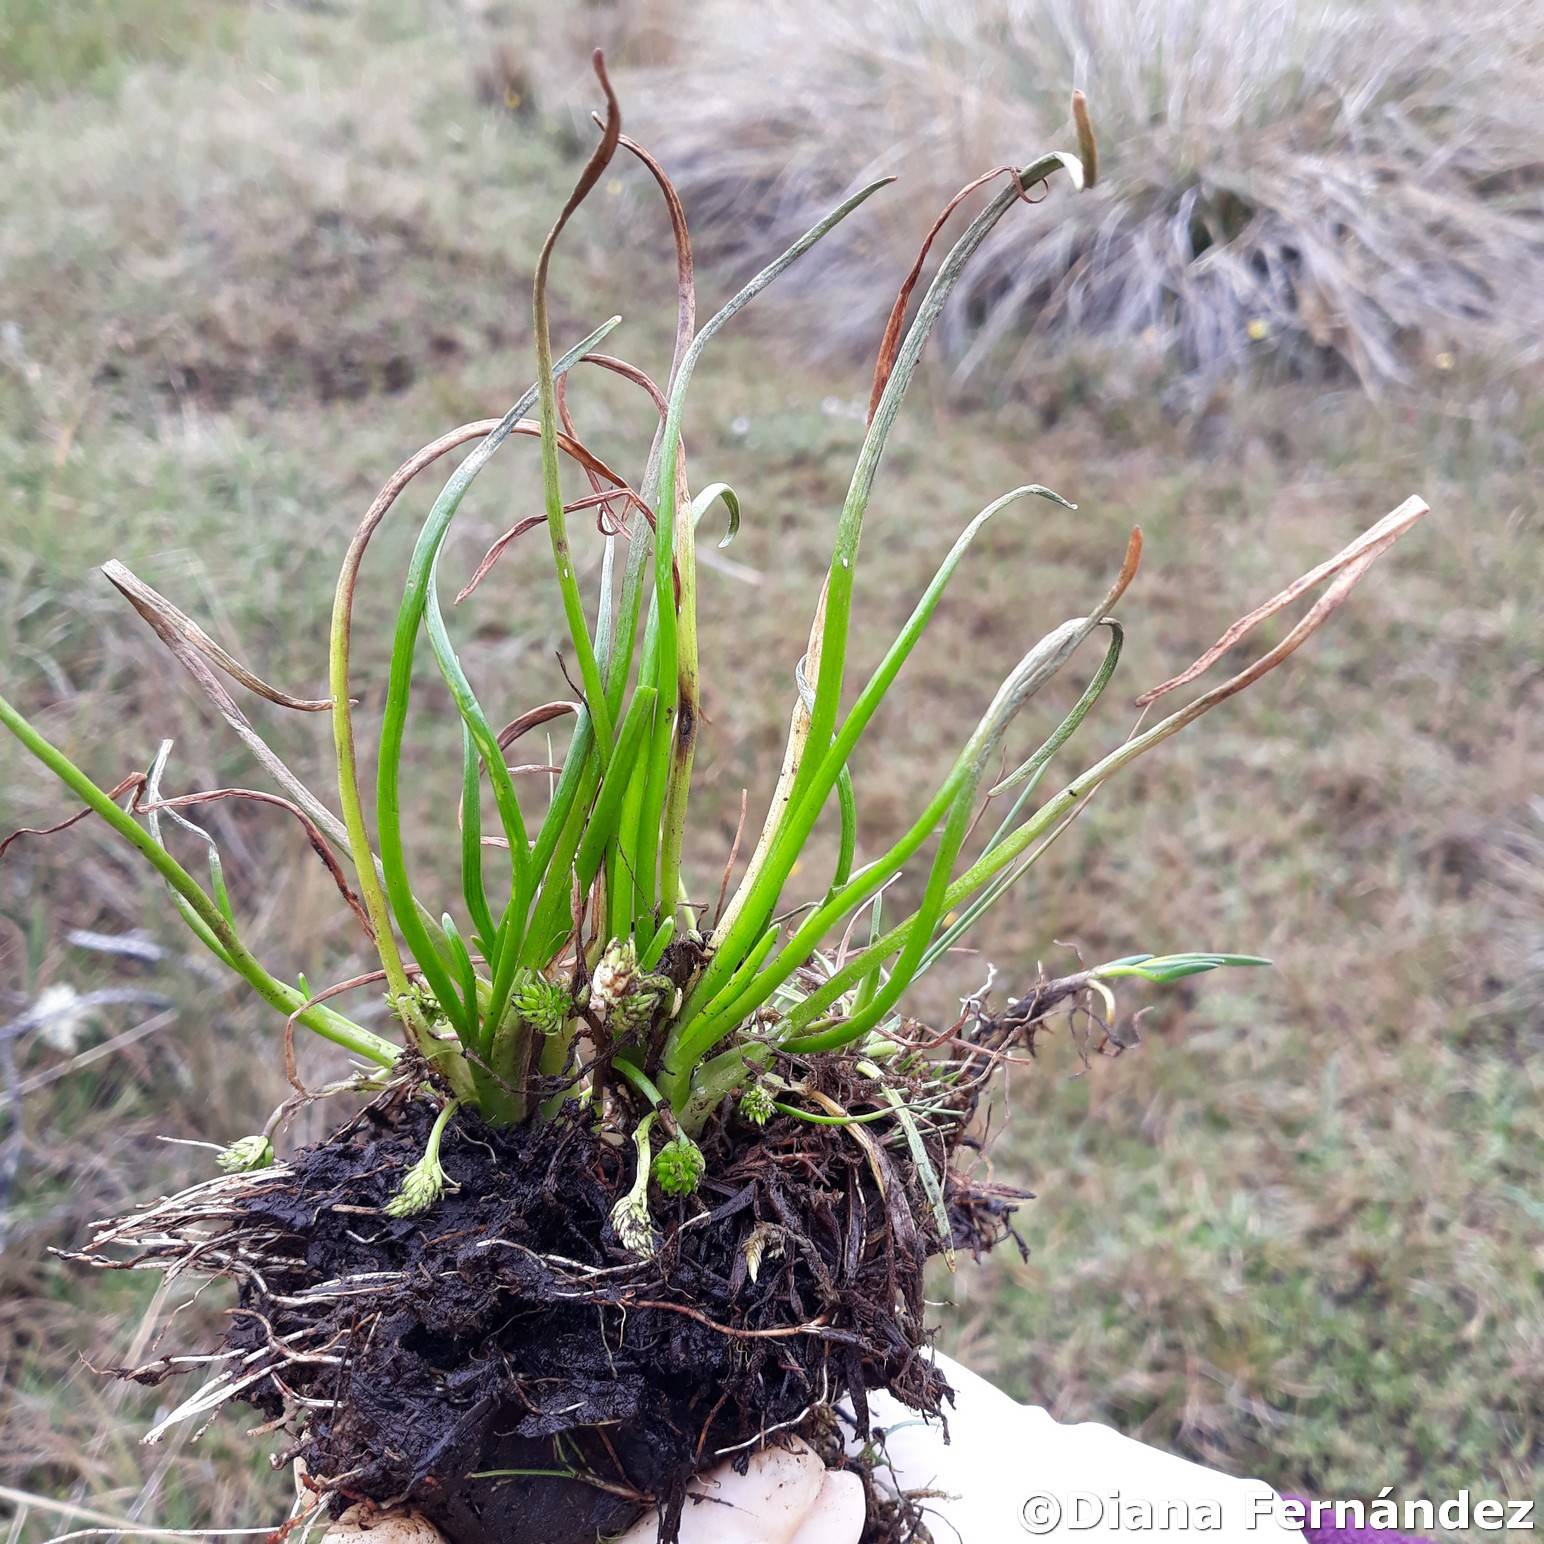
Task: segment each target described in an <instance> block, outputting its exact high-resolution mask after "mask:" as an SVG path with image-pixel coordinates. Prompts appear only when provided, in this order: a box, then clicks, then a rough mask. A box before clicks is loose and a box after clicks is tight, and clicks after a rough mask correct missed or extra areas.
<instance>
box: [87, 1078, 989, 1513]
mask: <svg viewBox="0 0 1544 1544" xmlns="http://www.w3.org/2000/svg"><path fill="white" fill-rule="evenodd" d="M824 1077H825V1081H826V1084H827V1086H828V1087H830V1086H831V1085H832V1079H833V1077H836V1078H837V1079H838V1081H839V1074H834V1073H833V1072H831V1071H830V1069H829V1068H828V1069H827V1071H826V1073H825V1075H824ZM838 1091H839V1092H840V1090H838ZM959 1113H960V1114H964V1113H965V1112H964V1111H961V1112H959ZM433 1114H434V1110H433V1106H432V1104H431V1103H430V1102H429V1101H427V1100H423V1099H419V1098H414V1097H411V1096H410V1095H409V1093H408V1091H407V1089H406V1087H405V1086H404V1087H402V1088H400V1089H399V1090H398V1091H397V1092H396V1093H395V1095H394V1096H393V1097H391V1098H388V1099H384V1100H382V1101H380V1102H378V1103H377V1104H375V1105H373V1106H371V1107H370V1108H368V1109H366V1110H365V1111H364V1112H363V1113H362V1114H360V1115H359V1116H358V1117H356V1118H355V1119H354V1120H353V1121H352V1122H350V1123H349V1124H348V1125H347V1126H345V1127H344V1128H342V1129H341V1130H339V1131H338V1132H337V1133H335V1134H334V1135H333V1136H332V1137H330V1138H329V1139H328V1140H327V1141H325V1142H323V1143H322V1144H320V1145H319V1146H317V1147H314V1148H312V1149H309V1150H307V1151H305V1152H302V1153H300V1154H299V1155H297V1156H296V1158H295V1159H294V1160H293V1161H292V1162H291V1163H289V1164H288V1165H283V1166H278V1167H275V1168H271V1169H268V1170H264V1171H260V1172H258V1173H255V1174H248V1175H239V1176H227V1177H222V1178H220V1179H218V1180H215V1181H211V1182H210V1183H208V1184H207V1185H204V1186H201V1187H199V1188H197V1189H195V1190H193V1191H189V1192H185V1193H184V1194H182V1195H180V1196H176V1197H173V1198H171V1199H170V1200H167V1201H163V1202H161V1203H159V1204H158V1205H156V1206H153V1207H150V1208H148V1209H146V1210H145V1211H143V1212H141V1213H138V1214H136V1215H135V1216H133V1217H131V1218H129V1219H127V1220H125V1221H122V1222H118V1223H113V1224H108V1225H104V1227H103V1228H102V1230H101V1231H100V1232H99V1233H98V1235H97V1236H96V1238H95V1239H94V1240H93V1243H92V1246H91V1251H90V1253H89V1254H88V1255H87V1256H85V1258H88V1259H90V1260H92V1261H93V1262H94V1263H97V1264H111V1265H117V1266H123V1265H131V1266H135V1267H139V1268H157V1269H162V1270H169V1271H173V1272H178V1273H189V1272H191V1273H193V1274H195V1275H200V1276H210V1275H223V1276H229V1277H231V1278H232V1279H233V1280H234V1281H235V1282H236V1285H237V1289H238V1299H239V1304H238V1306H237V1307H236V1308H234V1309H232V1310H231V1311H230V1320H229V1327H228V1329H227V1331H226V1333H225V1336H224V1341H223V1344H222V1345H221V1347H220V1348H219V1350H218V1352H217V1353H215V1354H213V1355H212V1356H203V1357H177V1356H168V1357H165V1358H163V1359H162V1360H160V1361H157V1362H153V1363H151V1364H149V1365H147V1366H144V1367H139V1368H133V1369H124V1370H123V1371H124V1372H125V1374H126V1375H128V1376H132V1377H135V1378H137V1379H140V1380H141V1381H145V1382H159V1381H160V1380H162V1379H164V1378H166V1377H168V1376H170V1375H172V1374H173V1373H178V1372H185V1371H189V1370H192V1369H194V1368H201V1369H203V1370H205V1371H208V1370H209V1369H210V1368H214V1369H215V1372H214V1375H213V1377H212V1378H211V1380H210V1381H209V1383H208V1384H206V1385H205V1387H204V1389H203V1390H202V1391H201V1392H200V1393H199V1394H197V1395H195V1396H193V1397H192V1398H191V1399H189V1400H188V1401H187V1402H185V1404H184V1406H183V1407H182V1411H181V1412H179V1414H180V1413H186V1414H187V1415H189V1416H198V1415H202V1414H205V1413H206V1412H211V1411H213V1410H214V1409H216V1408H218V1407H219V1405H221V1404H222V1403H224V1402H225V1401H227V1400H232V1399H234V1400H240V1401H243V1402H245V1403H247V1404H250V1405H252V1406H255V1407H256V1409H257V1410H258V1411H259V1412H261V1414H262V1415H263V1417H264V1419H265V1422H266V1425H267V1428H268V1429H270V1430H277V1431H283V1432H284V1433H285V1434H287V1436H288V1438H289V1444H288V1446H287V1447H286V1448H285V1450H284V1451H283V1452H282V1453H281V1454H280V1455H278V1457H277V1458H276V1459H275V1462H276V1464H282V1463H284V1462H286V1461H292V1460H294V1459H297V1458H298V1459H302V1460H303V1461H304V1465H305V1471H306V1474H307V1484H308V1485H309V1486H310V1487H311V1488H312V1489H313V1491H314V1492H315V1493H316V1494H317V1495H319V1496H324V1497H325V1498H326V1499H327V1501H328V1503H329V1504H330V1507H331V1509H332V1510H333V1512H334V1513H336V1512H338V1511H341V1510H342V1509H343V1508H344V1507H346V1506H348V1505H349V1504H352V1503H358V1502H368V1503H371V1504H373V1505H375V1506H379V1507H386V1506H397V1505H402V1504H409V1503H410V1504H411V1505H412V1506H414V1507H415V1508H417V1509H418V1510H420V1511H422V1512H423V1513H425V1514H426V1515H427V1516H429V1517H431V1518H432V1519H433V1520H434V1521H435V1522H436V1523H437V1524H438V1525H439V1526H440V1527H442V1528H443V1529H444V1530H445V1532H446V1533H447V1534H448V1535H449V1536H450V1538H451V1539H452V1540H453V1541H454V1544H483V1541H494V1540H497V1541H500V1544H503V1541H506V1540H509V1539H513V1538H525V1537H533V1538H541V1539H542V1540H543V1541H544V1544H567V1541H569V1540H572V1541H574V1544H593V1541H594V1539H595V1537H596V1535H597V1532H609V1531H620V1529H621V1528H622V1527H624V1526H625V1525H626V1524H628V1523H629V1522H630V1521H632V1520H633V1519H634V1518H636V1517H637V1516H638V1515H640V1513H642V1512H643V1511H644V1510H645V1509H647V1508H650V1507H653V1508H656V1509H657V1510H658V1513H659V1516H660V1519H661V1522H662V1537H664V1538H666V1539H671V1538H673V1537H674V1535H675V1531H676V1528H677V1526H678V1522H679V1518H680V1515H681V1509H682V1505H683V1501H684V1498H685V1494H686V1487H687V1483H688V1481H689V1480H690V1479H691V1478H692V1477H693V1475H694V1474H696V1473H697V1472H699V1471H701V1470H702V1469H704V1468H706V1467H709V1466H710V1465H712V1464H713V1463H716V1462H719V1461H721V1460H722V1458H723V1457H724V1456H725V1455H730V1454H743V1453H749V1452H750V1451H752V1450H753V1449H754V1448H755V1447H756V1446H757V1445H758V1444H760V1443H762V1442H765V1441H768V1440H774V1441H775V1440H778V1434H779V1433H783V1432H793V1431H794V1430H795V1429H802V1430H803V1431H804V1432H805V1433H806V1434H810V1433H815V1434H816V1435H817V1437H818V1433H819V1431H820V1430H821V1429H822V1422H824V1423H825V1429H826V1430H828V1431H829V1430H831V1429H833V1428H832V1427H831V1424H830V1422H831V1418H830V1412H831V1410H832V1409H833V1407H834V1406H836V1404H837V1403H838V1402H839V1401H841V1402H844V1404H845V1407H846V1409H847V1410H848V1414H849V1419H850V1421H851V1423H852V1425H853V1426H854V1427H855V1428H856V1430H857V1431H858V1432H859V1433H866V1432H867V1429H868V1421H867V1401H866V1394H867V1391H869V1390H871V1389H887V1390H888V1391H889V1392H890V1393H892V1394H893V1395H895V1396H896V1397H897V1398H898V1399H899V1400H901V1401H902V1402H903V1403H904V1404H906V1405H908V1406H909V1407H911V1408H913V1409H916V1410H918V1411H919V1412H921V1413H923V1414H925V1415H930V1416H932V1415H938V1414H940V1412H941V1409H942V1405H943V1402H944V1400H945V1399H946V1398H947V1397H948V1393H949V1390H948V1387H947V1385H946V1383H945V1382H944V1380H943V1378H942V1376H941V1374H939V1372H938V1371H937V1370H936V1368H935V1367H934V1365H933V1363H932V1361H931V1359H930V1358H929V1357H928V1356H927V1355H926V1345H927V1330H926V1326H925V1322H924V1312H923V1298H922V1286H923V1272H924V1267H925V1265H926V1263H927V1261H928V1259H929V1258H930V1257H931V1256H932V1255H935V1254H937V1253H940V1252H942V1251H943V1250H944V1249H945V1248H956V1247H963V1248H970V1249H973V1250H979V1249H981V1248H989V1247H991V1245H992V1244H993V1243H995V1242H996V1241H997V1240H998V1239H999V1238H1000V1237H1002V1236H1003V1235H1004V1233H1005V1232H1006V1230H1007V1218H1008V1215H1009V1213H1010V1212H1011V1209H1012V1204H1013V1196H1012V1194H1011V1193H1008V1192H1001V1191H995V1190H988V1189H986V1188H980V1189H978V1188H976V1187H974V1186H973V1185H972V1184H971V1183H970V1182H969V1181H968V1180H967V1179H964V1178H962V1177H961V1176H960V1175H959V1174H957V1173H956V1172H955V1169H954V1166H953V1165H951V1162H950V1159H951V1156H953V1153H954V1150H955V1148H956V1147H957V1146H958V1144H959V1142H960V1140H961V1136H962V1132H963V1129H964V1126H963V1122H960V1123H958V1124H956V1123H954V1122H952V1121H944V1122H935V1123H932V1124H931V1125H929V1127H928V1129H927V1132H926V1134H925V1135H924V1136H923V1137H922V1140H923V1142H924V1145H925V1150H926V1151H927V1152H928V1154H929V1156H928V1163H927V1165H926V1166H925V1167H926V1168H927V1169H928V1170H929V1174H930V1176H941V1177H942V1179H941V1183H940V1182H939V1181H937V1180H936V1179H934V1178H931V1177H929V1178H925V1176H924V1173H923V1170H922V1168H919V1165H918V1162H917V1161H916V1160H917V1154H916V1150H915V1147H914V1146H913V1145H912V1143H913V1142H914V1141H915V1140H916V1139H917V1138H916V1133H915V1128H913V1134H912V1138H911V1140H910V1141H909V1140H908V1139H907V1137H906V1134H905V1133H904V1132H902V1131H900V1130H899V1129H898V1128H897V1127H895V1126H893V1125H891V1124H890V1123H885V1124H884V1125H868V1126H861V1125H848V1126H829V1125H813V1124H807V1123H805V1122H801V1121H797V1120H793V1119H789V1118H786V1117H783V1116H779V1117H776V1118H774V1120H773V1121H772V1122H771V1123H770V1124H769V1125H767V1126H766V1127H765V1128H764V1129H761V1130H754V1129H751V1128H747V1127H746V1126H744V1125H743V1124H742V1123H739V1122H737V1121H735V1120H733V1119H732V1118H730V1117H729V1116H728V1115H727V1112H726V1113H725V1114H724V1115H722V1116H721V1117H719V1118H717V1119H715V1120H714V1121H713V1122H711V1123H710V1125H709V1127H708V1129H707V1131H706V1132H705V1134H704V1136H703V1138H702V1146H703V1149H704V1153H705V1156H706V1158H707V1178H706V1179H705V1180H704V1182H703V1184H702V1187H701V1189H700V1190H699V1191H698V1192H697V1193H696V1194H695V1195H693V1196H690V1197H687V1198H684V1199H675V1200H670V1199H666V1198H662V1197H660V1196H659V1194H658V1192H657V1191H656V1192H655V1193H654V1196H653V1200H652V1207H653V1217H654V1221H655V1223H656V1225H657V1228H658V1244H657V1249H656V1250H655V1252H654V1253H653V1254H652V1255H650V1256H648V1257H646V1258H645V1257H640V1256H639V1255H637V1254H635V1253H633V1252H631V1251H629V1250H628V1249H627V1248H626V1247H624V1245H623V1243H622V1241H621V1240H619V1239H618V1238H617V1236H616V1234H615V1232H614V1231H613V1228H612V1225H611V1221H610V1217H611V1212H612V1208H613V1206H614V1205H615V1203H616V1202H617V1200H618V1198H619V1197H620V1196H622V1195H623V1194H625V1193H626V1192H627V1191H628V1189H629V1188H630V1187H631V1185H632V1183H633V1179H634V1164H635V1156H634V1150H633V1144H632V1143H631V1142H626V1141H619V1140H618V1139H616V1138H611V1139H608V1138H607V1137H606V1136H604V1135H602V1134H600V1133H598V1132H597V1131H596V1130H595V1128H594V1126H593V1124H592V1123H590V1122H587V1121H582V1120H579V1119H560V1120H558V1121H555V1122H552V1123H549V1124H545V1125H537V1126H528V1127H523V1128H518V1129H496V1128H493V1127H491V1126H488V1125H486V1124H485V1123H484V1122H483V1121H481V1120H480V1119H479V1118H478V1117H477V1116H476V1115H475V1114H473V1113H471V1112H470V1111H467V1110H462V1111H460V1112H458V1114H457V1115H456V1117H455V1119H454V1121H453V1122H452V1123H451V1125H450V1126H449V1128H448V1130H447V1131H446V1134H445V1137H444V1141H443V1145H442V1148H441V1161H442V1163H443V1165H444V1168H445V1171H446V1173H447V1175H448V1177H449V1179H450V1181H451V1184H450V1186H449V1188H448V1189H447V1190H446V1192H445V1194H444V1195H443V1196H442V1197H441V1198H440V1199H439V1200H438V1202H436V1204H435V1205H434V1206H433V1207H432V1208H431V1209H430V1210H428V1211H426V1212H424V1213H422V1214H421V1215H419V1216H416V1217H411V1218H393V1217H391V1216H389V1215H388V1213H387V1211H386V1206H387V1202H388V1200H389V1199H390V1198H391V1196H392V1195H393V1193H394V1191H395V1190H396V1188H397V1186H398V1184H399V1182H400V1181H401V1178H402V1175H403V1173H404V1171H405V1170H406V1169H407V1168H408V1167H409V1166H410V1165H411V1164H413V1163H414V1162H415V1161H416V1160H417V1159H418V1157H419V1156H420V1155H421V1153H422V1152H423V1149H424V1144H425V1140H426V1137H427V1133H428V1127H429V1124H430V1121H431V1120H432V1118H433ZM945 1215H946V1216H947V1222H948V1231H949V1233H950V1234H951V1235H952V1237H950V1238H947V1239H946V1238H944V1237H943V1236H941V1226H940V1224H941V1221H942V1220H943V1218H944V1216H945ZM125 1250H127V1251H128V1256H127V1258H126V1257H125V1255H124V1251H125ZM175 1418H176V1416H175V1415H174V1416H173V1417H170V1418H168V1421H167V1422H165V1423H163V1425H167V1424H170V1421H171V1420H172V1419H175ZM829 1445H830V1447H831V1448H832V1456H833V1457H834V1456H835V1453H836V1451H837V1450H838V1449H839V1447H840V1444H839V1443H837V1442H834V1441H833V1442H831V1443H830V1444H829ZM869 1483H870V1484H871V1485H872V1481H869ZM871 1495H872V1496H873V1501H872V1504H871V1517H872V1521H871V1525H870V1527H871V1533H870V1537H871V1538H873V1539H876V1540H880V1539H902V1538H910V1537H912V1536H913V1535H914V1529H913V1528H912V1526H911V1524H910V1523H908V1525H907V1531H905V1532H901V1531H900V1522H899V1521H897V1520H895V1519H896V1518H898V1517H899V1515H900V1514H899V1513H897V1512H896V1511H895V1508H894V1507H893V1505H892V1506H889V1515H890V1517H891V1521H888V1522H887V1521H886V1520H885V1518H886V1515H887V1513H886V1507H887V1505H888V1503H886V1502H884V1501H883V1500H882V1498H880V1497H879V1496H878V1495H877V1494H874V1493H873V1492H872V1490H871ZM892 1499H893V1498H892ZM901 1510H902V1511H903V1512H904V1511H905V1510H906V1509H905V1508H904V1507H903V1508H902V1509H901ZM876 1529H877V1530H881V1531H874V1530H876Z"/></svg>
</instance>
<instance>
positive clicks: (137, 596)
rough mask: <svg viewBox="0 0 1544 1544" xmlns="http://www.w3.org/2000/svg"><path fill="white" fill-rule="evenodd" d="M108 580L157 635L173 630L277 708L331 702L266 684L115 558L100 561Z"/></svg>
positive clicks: (321, 709)
mask: <svg viewBox="0 0 1544 1544" xmlns="http://www.w3.org/2000/svg"><path fill="white" fill-rule="evenodd" d="M102 572H103V573H104V574H106V575H107V578H108V581H109V582H110V583H111V584H112V585H113V586H114V588H115V589H117V590H118V592H119V593H120V594H121V595H122V596H123V597H124V598H125V599H126V600H127V601H128V603H129V604H130V605H131V606H132V607H133V608H134V609H135V610H136V611H137V612H138V613H139V614H140V615H141V616H142V617H143V618H144V619H145V620H146V621H147V622H148V623H149V624H150V625H151V627H152V628H154V629H155V632H156V634H157V636H158V637H160V638H163V639H164V638H166V636H167V634H168V633H169V632H170V633H175V634H176V635H177V636H178V637H179V638H180V639H182V641H183V643H184V644H186V645H187V647H188V648H190V649H193V650H195V651H196V652H197V653H198V654H200V655H202V656H203V658H204V659H206V660H208V661H209V663H210V664H212V665H214V666H215V667H216V668H217V669H220V670H223V671H224V672H225V674H226V675H228V676H229V677H230V678H231V679H232V680H233V681H235V682H237V683H238V684H239V685H241V686H244V687H246V689H247V690H248V691H249V692H255V693H256V694H257V695H258V696H259V697H263V698H265V699H266V700H267V701H269V702H272V703H277V704H278V706H279V707H281V708H293V709H295V711H296V712H297V713H325V712H326V711H327V710H328V709H329V708H330V707H331V706H332V699H331V698H329V697H323V698H314V699H313V698H307V697H292V696H290V694H289V693H288V692H281V691H280V690H279V689H278V687H276V686H270V685H269V684H268V683H267V682H266V681H264V680H263V679H262V678H261V677H260V676H256V675H254V674H253V673H252V672H251V671H250V670H248V669H247V667H246V666H245V665H243V664H242V663H241V661H240V660H239V659H237V658H235V656H234V655H232V654H230V653H229V652H228V651H227V650H225V649H224V648H222V647H221V646H220V645H219V644H218V643H216V642H215V641H214V639H213V638H211V637H210V636H209V634H208V633H206V632H205V631H204V630H203V628H201V627H200V626H199V625H198V623H197V622H195V621H194V620H193V619H192V617H190V616H188V615H187V614H186V613H185V612H183V611H180V610H179V609H178V608H177V607H176V606H174V605H173V604H172V603H171V602H170V601H169V600H167V598H166V597H165V596H164V595H162V594H160V593H159V592H158V591H156V590H153V589H151V587H150V586H149V585H148V584H146V583H145V582H144V580H143V579H140V578H138V577H136V576H135V575H134V574H133V573H131V572H130V571H129V570H128V569H127V568H125V567H124V565H123V564H122V563H120V562H118V560H117V559H116V558H114V559H112V560H111V561H109V562H107V563H104V564H103V565H102Z"/></svg>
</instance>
